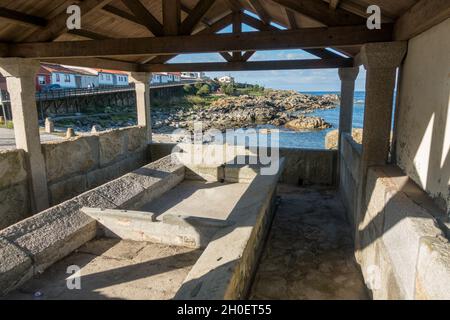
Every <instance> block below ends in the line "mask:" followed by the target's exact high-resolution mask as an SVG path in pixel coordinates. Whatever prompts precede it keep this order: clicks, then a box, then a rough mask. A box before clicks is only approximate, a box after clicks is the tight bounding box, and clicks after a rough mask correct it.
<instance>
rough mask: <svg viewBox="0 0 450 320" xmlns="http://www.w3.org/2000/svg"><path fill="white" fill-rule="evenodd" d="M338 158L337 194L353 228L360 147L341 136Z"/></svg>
mask: <svg viewBox="0 0 450 320" xmlns="http://www.w3.org/2000/svg"><path fill="white" fill-rule="evenodd" d="M341 146H342V147H341V151H340V152H341V154H340V158H339V193H340V195H341V199H342V202H343V203H344V206H345V209H346V211H347V217H348V220H349V222H350V224H351V225H352V226H353V227H355V221H356V213H357V206H358V197H359V196H358V192H359V191H358V190H359V187H360V183H359V182H360V177H361V173H360V171H361V152H362V146H361V145H360V144H358V143H356V142H355V141H354V140H353V138H352V137H351V136H350V135H349V134H348V133H344V134H343V135H342V141H341Z"/></svg>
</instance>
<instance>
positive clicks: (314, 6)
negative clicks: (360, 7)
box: [272, 0, 365, 26]
mask: <svg viewBox="0 0 450 320" xmlns="http://www.w3.org/2000/svg"><path fill="white" fill-rule="evenodd" d="M272 1H274V2H276V3H278V4H279V5H281V6H283V7H285V8H288V9H290V10H292V11H295V12H298V13H301V14H304V15H306V16H308V17H310V18H313V19H314V20H316V21H318V22H321V23H323V24H325V25H327V26H348V25H360V24H363V23H365V19H364V18H362V17H360V16H358V15H356V14H353V13H351V12H348V11H345V10H342V9H340V8H337V9H336V10H330V7H329V5H328V4H327V3H326V2H324V1H317V0H302V1H295V0H272Z"/></svg>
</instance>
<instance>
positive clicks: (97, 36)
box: [68, 29, 112, 40]
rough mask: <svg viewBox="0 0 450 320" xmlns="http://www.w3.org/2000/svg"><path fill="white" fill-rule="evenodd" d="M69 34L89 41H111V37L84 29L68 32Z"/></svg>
mask: <svg viewBox="0 0 450 320" xmlns="http://www.w3.org/2000/svg"><path fill="white" fill-rule="evenodd" d="M68 33H69V34H73V35H76V36H79V37H83V38H86V39H90V40H106V39H112V38H111V37H108V36H105V35H102V34H99V33H97V32H93V31H90V30H86V29H80V30H69V31H68Z"/></svg>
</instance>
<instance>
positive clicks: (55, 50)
mask: <svg viewBox="0 0 450 320" xmlns="http://www.w3.org/2000/svg"><path fill="white" fill-rule="evenodd" d="M392 29H393V26H392V25H382V28H381V30H369V29H367V26H365V25H363V26H346V27H329V28H305V29H299V30H279V31H263V32H244V33H241V34H238V35H235V34H206V35H205V34H199V35H191V36H171V37H159V38H158V37H149V38H123V39H111V40H92V41H61V42H52V43H45V42H41V43H19V44H15V43H13V44H8V45H7V47H8V50H7V54H6V56H7V57H23V58H64V57H66V58H70V57H114V56H145V55H173V54H181V53H206V52H225V51H228V52H233V51H257V50H284V49H310V48H325V47H330V46H331V47H334V46H337V47H339V46H353V45H362V44H365V43H369V42H386V41H391V40H392ZM4 56H5V55H4Z"/></svg>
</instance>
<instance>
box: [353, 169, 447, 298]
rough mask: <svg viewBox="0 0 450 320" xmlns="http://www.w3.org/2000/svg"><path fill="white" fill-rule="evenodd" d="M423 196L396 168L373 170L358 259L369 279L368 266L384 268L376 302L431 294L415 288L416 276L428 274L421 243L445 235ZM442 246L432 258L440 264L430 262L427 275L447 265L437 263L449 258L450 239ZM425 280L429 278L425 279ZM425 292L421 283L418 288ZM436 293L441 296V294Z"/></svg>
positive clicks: (376, 294) (369, 181)
mask: <svg viewBox="0 0 450 320" xmlns="http://www.w3.org/2000/svg"><path fill="white" fill-rule="evenodd" d="M425 196H426V194H425V192H424V191H421V190H420V189H419V188H418V187H417V186H415V185H414V184H411V181H410V180H409V179H408V178H407V177H405V175H404V174H403V173H402V171H401V170H400V169H399V168H397V167H395V166H383V167H372V168H370V169H369V173H368V186H367V195H366V199H365V208H366V210H365V221H364V223H363V224H362V225H361V226H360V235H361V237H360V243H359V247H360V248H361V249H360V252H358V254H357V257H358V261H359V262H360V264H361V265H362V271H363V273H364V275H365V277H366V279H367V277H368V276H369V275H368V274H367V268H368V267H370V266H371V265H374V266H376V267H378V268H380V271H381V275H382V277H383V278H382V279H381V286H380V287H379V288H375V289H374V290H373V291H372V292H373V296H374V298H375V299H388V298H396V299H414V298H415V297H416V296H418V295H419V296H423V295H425V294H428V293H427V292H428V291H425V293H424V292H418V291H417V284H416V279H417V277H418V276H419V275H420V273H421V272H424V271H423V270H420V268H421V267H420V264H421V263H422V264H423V262H421V261H420V259H421V257H420V255H421V254H427V252H426V251H424V252H423V253H421V252H422V251H423V250H424V248H423V244H422V243H423V239H424V238H432V239H437V238H440V239H444V237H443V232H442V230H441V229H440V228H439V227H438V224H437V221H436V218H435V216H436V215H439V214H438V213H437V212H435V210H433V207H432V206H430V204H429V203H428V202H427V201H425V200H424V197H425ZM435 208H437V207H435ZM436 210H438V209H436ZM443 242H444V244H445V245H443V246H440V247H439V248H441V249H440V250H435V251H434V252H435V253H434V255H438V256H436V260H435V261H436V262H435V263H434V262H433V263H432V262H430V261H429V262H430V263H428V264H427V271H426V272H428V273H433V272H435V271H436V272H441V273H442V269H443V268H444V265H445V264H439V263H438V262H440V261H443V260H445V259H447V258H446V257H448V256H450V246H449V245H448V240H443ZM439 255H441V256H439ZM370 257H372V258H370ZM418 257H419V258H418ZM418 259H419V260H418ZM439 270H441V271H439ZM422 277H424V279H426V276H425V275H422ZM387 278H389V279H390V280H389V281H387ZM394 283H395V286H394ZM424 288H425V286H424V285H423V284H422V285H421V287H420V290H422V291H423V290H425V289H426V288H425V289H424ZM428 289H429V288H428ZM428 289H427V290H428ZM441 293H442V294H444V293H446V292H445V291H442V292H441ZM433 294H434V297H438V293H436V292H435V293H433ZM430 295H431V293H430Z"/></svg>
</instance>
